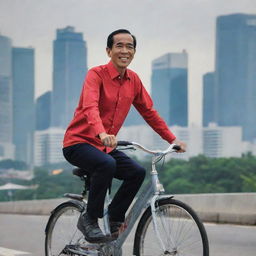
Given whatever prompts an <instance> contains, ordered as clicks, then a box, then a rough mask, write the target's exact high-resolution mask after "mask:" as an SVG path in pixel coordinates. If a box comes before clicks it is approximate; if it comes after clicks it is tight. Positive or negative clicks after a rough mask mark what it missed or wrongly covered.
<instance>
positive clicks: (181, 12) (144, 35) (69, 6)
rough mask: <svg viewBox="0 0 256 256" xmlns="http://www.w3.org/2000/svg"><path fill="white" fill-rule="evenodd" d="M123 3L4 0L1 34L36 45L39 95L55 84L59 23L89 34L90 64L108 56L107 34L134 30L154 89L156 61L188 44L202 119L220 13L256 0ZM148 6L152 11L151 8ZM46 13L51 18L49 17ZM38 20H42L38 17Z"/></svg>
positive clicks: (194, 117)
mask: <svg viewBox="0 0 256 256" xmlns="http://www.w3.org/2000/svg"><path fill="white" fill-rule="evenodd" d="M117 3H118V2H117V1H114V0H111V1H107V2H103V3H102V2H100V1H94V3H93V4H91V3H90V1H83V2H77V1H73V0H64V1H59V0H56V1H54V2H52V1H44V3H43V4H40V7H39V6H38V4H37V3H34V2H33V1H31V0H24V1H23V2H22V5H21V4H20V1H15V0H14V1H11V2H9V1H6V0H0V6H1V8H0V17H1V18H0V24H2V25H1V27H0V33H1V34H3V35H5V36H8V37H10V38H12V40H13V45H14V46H21V47H27V46H30V45H32V46H33V47H34V48H35V49H36V70H37V76H36V86H37V87H36V97H38V96H39V95H41V94H42V93H44V92H46V91H47V90H49V89H51V85H52V73H51V72H52V65H53V63H52V48H51V43H52V41H53V39H54V33H55V30H56V29H57V28H61V27H66V26H67V25H72V26H75V27H76V29H77V31H79V32H82V33H83V34H84V38H85V40H86V41H87V42H88V49H89V56H88V64H89V65H88V66H89V67H92V66H95V65H98V64H102V63H106V62H107V61H108V58H107V56H106V54H105V50H104V48H105V44H106V37H107V35H108V34H109V33H110V32H111V31H112V30H114V29H116V28H119V27H126V28H128V29H130V30H131V32H132V33H134V34H135V35H136V36H137V39H138V50H137V54H136V57H135V59H134V61H133V64H132V65H131V69H133V70H135V71H136V72H137V73H138V74H139V75H140V77H141V78H142V81H143V82H144V84H145V86H146V88H147V89H148V90H149V91H150V88H149V87H150V75H151V69H150V65H151V61H152V60H153V59H154V58H156V57H158V56H160V55H162V54H164V53H166V52H180V51H181V50H182V49H186V50H187V52H188V53H189V56H190V60H189V67H188V69H189V74H188V75H189V106H190V107H189V109H190V119H191V120H190V123H191V122H195V123H201V103H200V101H198V100H194V99H195V98H201V95H202V91H201V85H202V75H203V74H204V73H206V72H210V71H212V70H213V67H214V46H215V40H214V38H215V32H214V31H215V21H216V17H217V16H218V15H223V14H230V13H237V12H239V13H241V12H243V13H251V12H252V11H253V10H255V12H256V3H255V1H249V0H246V1H243V3H241V1H237V0H232V1H229V2H228V3H225V2H224V3H223V2H222V1H219V0H217V1H213V0H211V1H210V0H208V1H197V0H195V1H186V3H185V2H180V1H172V3H170V1H162V2H161V3H162V4H161V5H159V4H157V3H154V2H152V1H145V0H144V1H140V2H138V3H137V2H135V1H130V2H129V3H127V5H126V8H125V9H126V12H127V13H129V15H123V13H122V12H120V10H119V5H117ZM134 6H136V8H134ZM28 8H29V9H30V12H29V13H28V12H27V9H28ZM147 9H148V10H150V12H147V11H145V10H147ZM67 10H68V12H67ZM151 10H154V11H153V12H152V11H151ZM199 10H201V11H199ZM202 10H203V11H202ZM46 13H47V16H49V19H47V20H49V22H48V21H47V20H45V15H46ZM113 13H114V14H115V15H113ZM10 14H12V15H10ZM13 17H15V19H13ZM34 19H36V20H37V22H32V21H33V20H34ZM102 20H104V22H102ZM17 21H19V26H18V27H17V26H16V24H17ZM202 21H203V22H202ZM88 24H89V25H88ZM146 24H147V25H146ZM81 86H82V85H81Z"/></svg>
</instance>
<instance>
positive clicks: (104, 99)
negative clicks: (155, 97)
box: [63, 61, 176, 153]
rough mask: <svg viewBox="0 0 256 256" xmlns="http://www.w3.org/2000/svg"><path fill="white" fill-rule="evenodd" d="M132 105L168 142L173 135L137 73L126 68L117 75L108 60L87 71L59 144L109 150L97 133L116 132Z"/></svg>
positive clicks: (170, 141)
mask: <svg viewBox="0 0 256 256" xmlns="http://www.w3.org/2000/svg"><path fill="white" fill-rule="evenodd" d="M132 104H133V105H134V107H135V108H136V109H137V110H138V112H139V113H140V114H141V115H142V117H143V118H144V119H145V120H146V122H147V123H148V124H149V125H150V126H151V127H152V128H153V129H154V130H155V131H156V132H157V133H158V134H159V135H160V136H161V137H162V138H163V139H165V140H166V141H168V142H169V143H172V141H173V140H174V139H175V138H176V137H175V136H174V135H173V134H172V132H171V131H170V130H169V128H168V126H167V124H166V123H165V122H164V120H163V119H162V118H161V117H160V116H159V114H158V113H157V111H156V110H155V109H154V108H153V102H152V99H151V97H150V96H149V94H148V93H147V91H146V89H145V88H144V86H143V84H142V82H141V80H140V78H139V77H138V75H137V74H136V73H135V72H133V71H132V70H130V69H126V72H125V75H124V77H123V78H121V77H120V74H119V72H118V71H117V70H116V68H115V67H114V65H113V63H112V62H111V61H110V62H109V63H108V64H106V65H101V66H98V67H94V68H92V69H90V70H89V71H88V73H87V75H86V78H85V81H84V84H83V89H82V92H81V96H80V100H79V103H78V107H77V108H76V110H75V114H74V117H73V120H72V121H71V123H70V124H69V126H68V128H67V130H66V133H65V136H64V141H63V146H64V147H68V146H71V145H75V144H78V143H89V144H91V145H93V146H95V147H96V148H98V149H99V150H101V151H105V152H106V153H109V152H111V151H112V150H113V148H109V147H105V146H104V145H103V144H102V142H101V140H100V139H99V137H98V135H99V134H100V133H102V132H106V133H107V134H113V135H117V133H118V131H119V130H120V128H121V126H122V124H123V122H124V120H125V118H126V116H127V114H128V112H129V110H130V107H131V105H132Z"/></svg>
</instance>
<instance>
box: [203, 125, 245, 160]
mask: <svg viewBox="0 0 256 256" xmlns="http://www.w3.org/2000/svg"><path fill="white" fill-rule="evenodd" d="M241 145H242V127H238V126H234V127H220V126H217V125H216V124H215V123H210V124H209V126H208V127H204V128H203V154H204V155H206V156H208V157H241V155H242V153H243V149H242V147H241Z"/></svg>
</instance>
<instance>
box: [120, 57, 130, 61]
mask: <svg viewBox="0 0 256 256" xmlns="http://www.w3.org/2000/svg"><path fill="white" fill-rule="evenodd" d="M119 59H120V60H122V61H127V60H129V58H128V57H120V58H119Z"/></svg>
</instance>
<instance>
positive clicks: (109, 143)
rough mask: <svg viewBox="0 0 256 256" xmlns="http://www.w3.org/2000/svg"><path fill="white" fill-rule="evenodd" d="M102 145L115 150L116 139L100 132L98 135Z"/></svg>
mask: <svg viewBox="0 0 256 256" xmlns="http://www.w3.org/2000/svg"><path fill="white" fill-rule="evenodd" d="M99 137H100V140H101V142H102V144H103V145H104V146H106V147H111V148H115V147H116V145H117V139H116V136H115V135H111V134H107V133H105V132H102V133H100V134H99Z"/></svg>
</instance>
